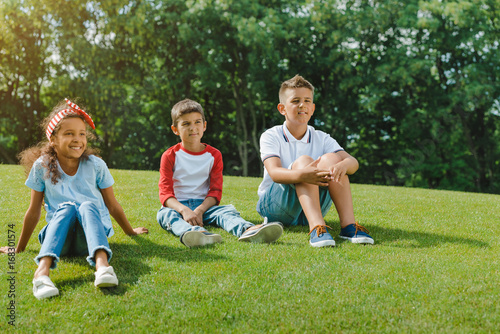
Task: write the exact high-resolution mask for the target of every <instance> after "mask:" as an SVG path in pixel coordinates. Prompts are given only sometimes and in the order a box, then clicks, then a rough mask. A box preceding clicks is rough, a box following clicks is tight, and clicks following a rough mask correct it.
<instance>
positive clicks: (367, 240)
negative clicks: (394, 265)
mask: <svg viewBox="0 0 500 334" xmlns="http://www.w3.org/2000/svg"><path fill="white" fill-rule="evenodd" d="M339 237H340V238H342V239H345V240H349V241H350V242H352V243H353V244H371V245H373V243H374V242H375V241H373V239H372V238H367V237H358V238H349V237H344V236H341V235H339Z"/></svg>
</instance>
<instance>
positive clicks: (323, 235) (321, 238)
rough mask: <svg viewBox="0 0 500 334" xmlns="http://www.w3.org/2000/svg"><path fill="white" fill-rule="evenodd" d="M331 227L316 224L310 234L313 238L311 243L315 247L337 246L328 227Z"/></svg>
mask: <svg viewBox="0 0 500 334" xmlns="http://www.w3.org/2000/svg"><path fill="white" fill-rule="evenodd" d="M327 227H328V228H331V227H330V226H326V225H316V226H315V227H314V228H313V229H312V230H311V232H309V235H310V236H311V239H310V240H309V244H310V245H311V246H313V247H333V246H335V240H333V238H332V236H331V235H330V233H328V231H327V230H326V228H327Z"/></svg>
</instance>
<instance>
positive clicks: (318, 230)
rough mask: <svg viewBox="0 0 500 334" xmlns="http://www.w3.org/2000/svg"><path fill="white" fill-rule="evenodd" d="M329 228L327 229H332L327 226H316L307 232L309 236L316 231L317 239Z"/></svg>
mask: <svg viewBox="0 0 500 334" xmlns="http://www.w3.org/2000/svg"><path fill="white" fill-rule="evenodd" d="M327 227H328V228H329V229H332V228H331V227H330V226H328V225H316V226H315V227H313V229H312V230H311V232H309V235H310V234H311V233H313V231H314V230H316V235H317V236H318V237H320V236H321V235H322V234H323V233H326V232H327V231H326V228H327Z"/></svg>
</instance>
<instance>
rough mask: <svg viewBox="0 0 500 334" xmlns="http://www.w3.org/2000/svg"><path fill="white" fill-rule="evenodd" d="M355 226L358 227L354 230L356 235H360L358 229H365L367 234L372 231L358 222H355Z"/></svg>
mask: <svg viewBox="0 0 500 334" xmlns="http://www.w3.org/2000/svg"><path fill="white" fill-rule="evenodd" d="M354 227H356V232H354V235H358V230H359V231H363V232H365V233H366V234H370V232H368V230H367V229H366V227H364V226H361V225H359V224H358V222H354Z"/></svg>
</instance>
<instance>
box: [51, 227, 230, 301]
mask: <svg viewBox="0 0 500 334" xmlns="http://www.w3.org/2000/svg"><path fill="white" fill-rule="evenodd" d="M131 241H132V242H128V243H110V247H111V250H112V252H113V257H112V259H111V261H110V265H111V266H113V268H114V270H115V273H116V276H117V277H118V280H119V283H120V284H119V285H118V286H117V287H115V288H102V289H101V291H102V292H103V293H104V294H106V295H123V294H124V293H125V292H126V291H127V287H128V286H129V285H131V284H135V283H137V282H138V281H139V279H140V277H141V276H144V275H148V274H150V273H151V271H152V269H151V267H150V266H149V265H147V264H146V261H145V260H146V259H148V258H161V259H163V260H165V261H167V262H173V263H175V262H211V261H218V260H224V259H226V257H225V256H223V255H217V254H213V253H211V252H209V251H208V250H210V249H211V248H212V247H213V245H208V246H205V247H200V248H181V247H170V246H165V245H159V244H156V243H154V242H152V241H151V240H149V239H148V236H142V235H141V236H134V237H132V238H131ZM182 247H184V246H182ZM61 260H62V261H61V262H62V263H60V264H62V265H63V266H64V262H66V263H73V264H77V265H81V266H82V267H88V268H89V270H88V271H86V272H85V274H84V275H80V276H75V277H72V278H69V279H64V280H60V281H58V282H57V285H58V286H60V287H61V288H62V290H64V287H65V286H68V287H75V286H79V285H82V284H89V282H92V284H93V282H94V279H95V277H94V270H95V268H92V267H90V266H89V264H88V262H87V260H86V257H84V256H81V257H74V256H65V257H62V258H61Z"/></svg>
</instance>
